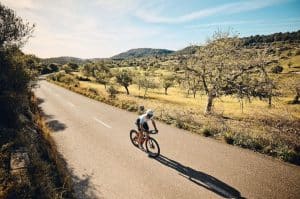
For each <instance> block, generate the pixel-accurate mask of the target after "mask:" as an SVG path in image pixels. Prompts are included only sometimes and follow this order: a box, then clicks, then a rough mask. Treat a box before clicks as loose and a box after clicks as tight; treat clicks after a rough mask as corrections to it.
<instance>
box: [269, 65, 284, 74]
mask: <svg viewBox="0 0 300 199" xmlns="http://www.w3.org/2000/svg"><path fill="white" fill-rule="evenodd" d="M271 71H272V73H276V74H278V73H281V72H282V71H283V67H282V66H278V65H277V66H274V67H273V68H272V69H271Z"/></svg>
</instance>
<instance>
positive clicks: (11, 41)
mask: <svg viewBox="0 0 300 199" xmlns="http://www.w3.org/2000/svg"><path fill="white" fill-rule="evenodd" d="M34 27H35V25H34V24H33V25H30V24H29V23H28V22H27V23H24V21H23V19H22V18H20V17H18V16H16V13H15V12H14V11H13V10H11V9H9V8H7V7H5V6H3V5H2V4H1V2H0V33H1V34H0V46H1V48H2V47H8V46H13V45H14V46H17V47H20V46H22V45H23V44H25V43H26V41H27V40H28V38H29V37H31V35H32V33H33V30H34Z"/></svg>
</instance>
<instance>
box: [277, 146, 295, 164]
mask: <svg viewBox="0 0 300 199" xmlns="http://www.w3.org/2000/svg"><path fill="white" fill-rule="evenodd" d="M274 151H275V152H276V153H277V156H278V157H279V158H280V159H282V160H283V161H286V162H292V163H298V164H299V163H300V154H299V153H297V152H296V151H295V150H293V149H291V148H289V147H288V146H285V145H279V146H277V147H276V148H275V150H274Z"/></svg>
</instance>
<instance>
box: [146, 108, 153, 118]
mask: <svg viewBox="0 0 300 199" xmlns="http://www.w3.org/2000/svg"><path fill="white" fill-rule="evenodd" d="M146 114H147V116H148V117H149V118H152V117H153V111H152V110H151V109H148V110H147V111H146Z"/></svg>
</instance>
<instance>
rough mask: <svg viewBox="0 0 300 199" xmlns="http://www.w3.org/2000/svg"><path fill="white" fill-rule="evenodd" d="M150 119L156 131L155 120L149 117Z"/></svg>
mask: <svg viewBox="0 0 300 199" xmlns="http://www.w3.org/2000/svg"><path fill="white" fill-rule="evenodd" d="M151 121H152V125H153V127H154V129H155V130H156V131H158V130H157V128H156V124H155V121H154V120H153V119H151Z"/></svg>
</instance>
